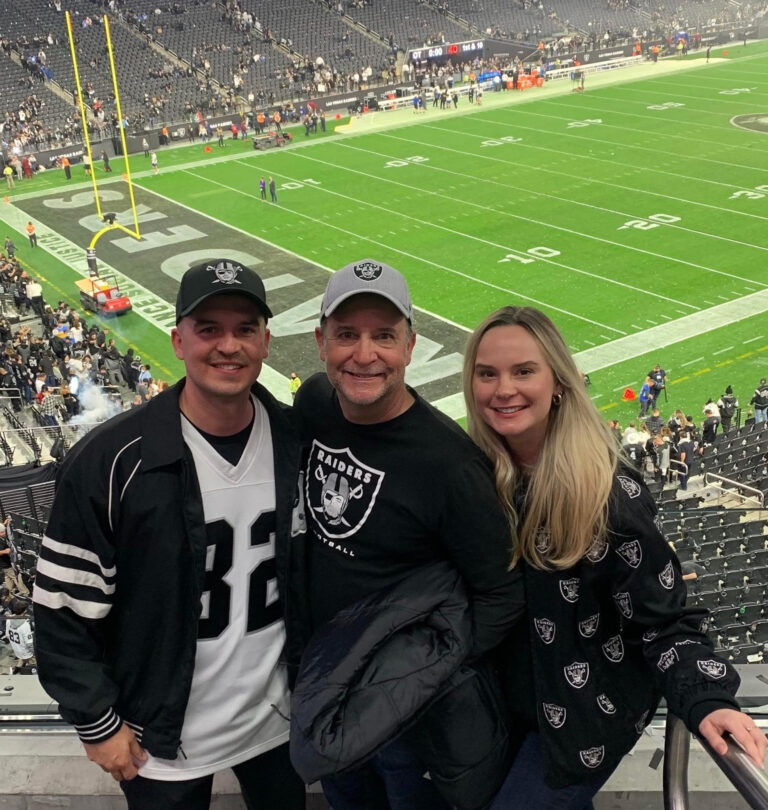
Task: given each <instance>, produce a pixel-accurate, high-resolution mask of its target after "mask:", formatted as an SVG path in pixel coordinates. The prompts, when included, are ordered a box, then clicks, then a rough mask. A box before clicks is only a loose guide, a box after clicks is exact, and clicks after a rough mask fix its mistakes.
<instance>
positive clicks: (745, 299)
mask: <svg viewBox="0 0 768 810" xmlns="http://www.w3.org/2000/svg"><path fill="white" fill-rule="evenodd" d="M702 56H703V55H700V56H699V58H698V59H696V58H695V57H694V56H691V57H689V59H691V61H692V62H693V61H694V60H695V59H696V61H695V65H692V66H689V67H688V68H687V69H685V70H681V71H679V72H675V73H667V74H664V75H659V76H654V74H653V71H652V69H651V68H652V66H650V65H649V66H644V67H643V68H642V69H638V68H632V69H630V70H628V71H627V72H626V79H627V81H623V80H622V78H621V77H619V78H618V80H617V78H616V77H612V83H610V84H603V83H601V81H600V80H599V79H595V80H594V82H590V81H589V80H588V81H587V85H586V89H585V91H584V92H583V93H574V92H570V82H568V80H564V82H566V83H567V87H566V84H564V83H563V82H561V83H560V87H561V88H564V89H565V91H564V92H561V93H555V92H551V93H547V92H544V91H542V92H540V93H539V94H538V95H537V92H538V91H536V90H535V89H534V90H527V91H525V92H524V93H523V94H515V95H514V96H513V94H512V93H496V94H488V93H486V94H485V97H484V104H483V106H482V107H472V108H470V107H469V105H468V104H467V102H466V98H462V100H461V102H460V105H459V109H458V110H455V111H446V112H444V113H440V112H439V111H437V110H432V108H431V107H429V108H428V109H427V111H426V112H425V113H424V114H423V115H418V116H417V115H414V114H413V113H411V112H410V111H403V112H397V113H383V112H378V113H375V117H374V118H373V119H365V120H363V121H354V122H353V123H352V126H351V127H350V128H349V129H348V130H345V131H344V132H343V133H342V130H341V129H340V130H338V131H336V132H333V131H332V130H333V125H334V124H335V123H336V122H331V125H330V126H329V132H328V133H326V134H325V136H323V137H322V138H321V137H319V136H318V135H312V136H310V137H309V138H305V137H304V134H303V129H297V130H295V145H294V146H292V147H290V148H284V149H279V150H278V149H275V150H270V151H267V152H263V153H262V152H256V151H254V150H253V149H252V148H251V145H250V141H246V142H234V141H231V140H227V141H226V146H225V148H224V149H219V148H218V147H217V146H216V143H215V142H212V143H211V149H210V151H208V152H206V151H205V149H204V145H202V144H200V143H196V144H194V145H190V146H185V147H181V148H173V149H168V150H162V151H159V159H160V174H159V175H157V176H155V175H153V174H152V173H151V172H150V171H148V168H149V167H148V161H146V160H145V158H144V157H143V155H138V156H133V157H132V158H131V167H132V172H133V174H134V180H135V183H136V186H137V188H136V198H137V202H138V204H139V205H140V211H141V213H142V220H141V223H140V224H141V230H142V234H143V235H144V240H143V243H134V244H133V245H131V244H130V243H131V241H132V240H131V238H130V237H126V236H125V234H122V233H119V232H110V233H107V234H105V235H104V236H102V237H101V238H100V239H99V241H98V243H97V251H98V255H99V260H100V262H103V263H104V264H106V265H107V266H108V267H110V268H114V269H115V270H116V271H118V272H119V273H121V274H122V275H123V276H124V277H125V278H127V279H130V280H133V281H134V282H135V283H136V285H138V286H137V288H136V290H133V289H132V290H131V295H132V297H133V298H134V299H135V303H136V304H137V306H136V308H135V311H134V312H133V313H131V314H129V315H127V316H125V317H124V318H121V319H119V320H117V321H113V322H112V324H111V325H110V326H111V328H112V329H113V331H114V333H115V334H116V335H117V337H118V339H119V342H120V343H121V347H124V346H125V345H127V344H128V343H131V344H133V345H135V346H136V347H137V349H138V351H139V352H140V353H141V354H143V355H145V356H146V358H147V359H149V360H150V361H151V362H153V365H154V367H155V368H156V369H158V371H159V373H158V376H159V377H164V378H166V379H168V378H174V377H175V376H176V375H178V374H179V373H180V366H179V364H178V362H177V361H176V360H175V358H173V357H172V353H171V352H170V346H169V341H168V338H167V334H165V333H166V332H167V331H168V329H169V328H170V326H171V325H172V317H170V319H169V315H168V312H169V311H170V306H169V305H168V302H172V301H173V300H174V295H175V288H176V285H177V283H178V277H179V275H180V273H181V272H183V269H184V268H185V267H186V266H187V265H188V264H189V263H190V262H191V261H192V260H200V259H202V258H209V257H213V256H214V255H217V254H224V255H227V254H228V253H230V252H232V251H236V252H237V253H238V255H240V256H241V257H242V258H243V259H250V260H251V261H252V263H253V264H254V265H255V266H256V267H257V269H258V270H259V271H260V272H261V273H262V275H263V276H264V277H265V278H266V279H267V280H268V286H269V288H270V301H271V303H272V308H273V310H274V311H275V315H276V317H275V319H274V321H273V322H272V329H273V334H274V338H273V352H272V355H271V358H270V361H269V362H270V366H271V370H270V371H268V372H266V373H265V377H264V379H265V381H266V382H267V384H268V385H269V386H270V387H273V388H274V389H275V390H276V391H277V392H278V393H279V394H281V395H282V396H283V397H284V398H285V397H287V391H288V388H287V381H286V380H285V378H286V377H287V375H288V374H289V373H290V372H291V371H297V372H298V373H299V374H300V376H302V377H304V376H307V375H308V374H309V373H311V372H312V371H314V370H317V369H319V361H318V359H317V357H316V350H315V348H314V340H313V339H312V336H311V332H312V329H313V327H314V324H315V320H316V316H317V311H318V307H319V296H320V295H321V293H322V289H323V286H324V284H325V282H326V280H327V277H328V272H329V271H330V270H333V269H335V268H338V267H340V266H342V265H344V264H346V263H347V262H349V261H353V260H356V259H363V258H367V257H370V258H375V259H379V260H383V261H386V262H389V263H390V264H392V265H394V266H395V267H397V268H398V269H400V270H401V271H402V272H403V273H404V274H405V275H406V276H407V278H408V280H409V283H410V286H411V291H412V294H413V298H414V301H415V303H416V304H417V306H418V307H419V312H418V314H417V317H416V323H415V325H416V330H417V332H419V333H420V335H422V340H421V346H420V352H419V354H417V356H416V358H415V362H414V367H413V373H412V376H411V377H410V381H411V382H412V383H413V384H415V385H416V386H417V388H418V389H419V390H420V391H421V392H422V393H423V394H424V395H425V396H426V397H427V398H428V399H430V400H431V401H434V402H437V403H439V404H440V406H441V407H443V408H444V409H445V410H446V412H447V413H450V414H451V415H453V416H455V417H457V418H460V417H461V415H462V405H461V401H460V397H459V396H457V395H458V392H459V391H460V378H459V369H460V354H461V351H462V347H463V343H464V341H465V340H466V336H467V334H468V330H470V329H471V328H472V327H473V326H474V325H475V324H476V323H477V322H478V321H480V320H481V319H482V318H483V317H484V316H485V315H486V314H488V313H489V312H490V311H492V310H493V309H495V308H497V307H499V306H503V305H506V304H531V305H534V306H537V307H540V308H542V309H544V310H545V311H546V312H547V313H548V314H549V315H550V316H551V317H552V318H553V319H554V320H555V322H556V323H557V324H558V325H559V326H560V328H561V329H562V331H563V333H564V334H565V336H566V339H567V341H568V344H569V345H570V347H571V349H572V351H573V352H574V354H575V355H576V356H577V362H578V363H579V366H580V368H581V369H582V370H583V371H584V372H586V373H589V375H590V378H591V381H592V385H591V387H590V394H591V395H592V396H593V397H594V400H595V402H596V404H597V406H598V407H599V408H601V409H602V410H603V412H604V414H605V416H606V418H618V419H620V420H621V421H622V423H623V424H626V422H627V421H629V419H630V418H633V417H634V416H636V413H637V404H636V403H634V402H631V403H626V402H624V401H622V393H623V392H624V390H625V389H626V388H628V387H629V388H632V389H634V390H635V391H637V390H639V388H640V385H641V383H642V378H643V376H644V375H645V373H646V372H647V371H648V370H649V369H650V368H652V367H653V365H654V364H655V363H656V362H659V363H661V364H662V365H663V366H664V368H665V369H666V370H667V373H668V375H669V388H668V391H667V396H668V401H666V402H663V403H662V405H663V413H664V415H665V416H668V415H669V414H670V413H671V410H672V408H674V407H683V408H684V409H685V410H686V411H687V412H688V413H691V414H693V415H694V416H695V417H696V418H697V419H698V418H699V417H700V414H701V408H702V405H703V404H704V402H705V401H706V399H707V398H708V397H710V396H711V397H713V398H715V399H716V398H717V397H718V396H719V395H720V394H721V393H722V392H723V390H724V389H725V387H726V385H728V384H731V385H733V387H734V391H735V393H736V394H737V396H738V397H739V399H740V401H741V403H742V405H744V406H746V404H747V402H748V400H749V398H750V396H751V394H752V391H753V390H754V387H755V385H756V384H757V382H758V380H759V379H760V378H761V377H763V376H768V314H766V313H767V312H768V227H767V226H768V45H767V44H765V43H749V45H748V46H747V47H743V46H742V45H741V44H738V45H734V46H732V47H731V48H730V49H729V52H728V54H727V55H724V54H722V53H721V52H719V51H718V52H713V57H714V56H716V57H717V59H716V60H713V62H712V63H710V64H705V63H704V60H703V58H702ZM615 73H617V74H618V73H619V71H616V72H615ZM552 84H554V83H552ZM548 89H549V88H545V89H544V90H545V91H547V90H548ZM489 96H490V98H489ZM519 102H521V103H519ZM371 122H373V123H372V124H371ZM339 123H346V122H345V121H341V122H339ZM739 125H740V126H739ZM97 154H98V150H97ZM97 165H99V166H100V164H97ZM112 165H113V167H114V169H115V171H114V172H113V174H112V175H111V177H113V178H114V180H113V181H109V182H105V181H106V178H107V176H106V175H103V174H100V175H99V190H100V193H101V194H102V195H105V196H108V195H110V194H111V197H110V199H107V200H103V203H102V208H103V209H104V210H112V207H114V208H115V209H117V210H119V211H120V216H119V221H120V222H122V223H123V224H125V225H126V226H130V210H129V206H128V204H127V184H126V183H125V182H123V181H122V180H121V179H120V176H121V173H122V172H123V167H122V165H121V161H118V160H113V161H112ZM262 175H264V176H269V175H272V176H273V177H274V178H275V180H276V181H277V185H278V203H277V204H276V205H275V204H272V203H270V202H269V201H262V200H260V199H259V191H258V181H259V178H260V177H261V176H262ZM83 181H84V178H83V176H82V168H81V167H79V166H76V167H75V169H74V179H73V181H72V182H71V183H70V186H69V187H67V188H64V180H63V177H62V176H61V173H60V172H58V171H52V172H47V173H46V174H45V175H44V176H42V177H35V178H34V179H33V180H31V181H27V182H24V183H20V184H18V185H17V188H16V189H14V190H13V191H10V192H9V197H8V203H7V204H6V205H0V218H2V219H3V220H4V221H5V223H6V228H7V230H8V232H9V233H11V234H15V236H14V239H15V241H16V244H17V245H18V246H19V248H20V249H19V255H20V256H21V258H22V260H23V261H24V262H26V263H28V264H29V266H30V267H31V268H32V271H33V272H35V271H36V272H38V273H39V274H40V275H42V277H43V280H44V285H45V288H46V296H47V297H48V298H49V299H54V300H58V299H59V298H62V297H68V298H74V292H75V289H74V280H75V279H76V278H77V277H78V275H79V274H82V273H83V272H85V271H84V261H83V260H82V257H80V256H79V254H78V255H76V254H77V251H76V249H75V248H79V249H81V250H80V252H83V251H84V248H85V246H86V245H87V244H88V242H89V241H90V239H91V238H92V235H93V233H94V232H96V231H97V230H98V228H99V227H100V224H99V223H98V221H96V218H95V209H94V206H93V201H92V195H91V191H90V186H89V185H87V184H84V182H83ZM30 218H31V219H33V220H34V221H35V222H36V223H37V225H38V232H39V233H40V234H41V246H40V248H38V249H37V250H31V249H30V248H28V247H27V243H26V237H24V236H23V231H22V229H23V225H24V224H25V223H26V221H27V219H30ZM121 240H122V241H121ZM65 242H66V244H67V245H68V246H69V247H68V248H67V247H66V246H65ZM137 245H138V246H139V248H137ZM158 301H159V302H160V303H158ZM163 302H164V303H165V308H164V306H163ZM418 345H419V344H418V342H417V346H418Z"/></svg>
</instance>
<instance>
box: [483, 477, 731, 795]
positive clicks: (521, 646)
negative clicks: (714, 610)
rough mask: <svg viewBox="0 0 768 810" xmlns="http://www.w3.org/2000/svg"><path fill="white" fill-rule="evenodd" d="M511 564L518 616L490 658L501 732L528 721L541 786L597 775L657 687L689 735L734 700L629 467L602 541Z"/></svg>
mask: <svg viewBox="0 0 768 810" xmlns="http://www.w3.org/2000/svg"><path fill="white" fill-rule="evenodd" d="M540 543H541V546H540V548H541V549H542V550H543V549H544V548H545V547H546V543H547V536H546V533H542V534H541V535H540ZM521 565H522V569H523V575H524V580H525V589H526V599H527V605H528V616H527V621H526V622H525V627H524V626H523V623H521V624H520V625H519V626H518V628H519V630H518V631H513V633H512V634H511V635H510V637H509V639H508V640H507V642H505V646H506V652H505V653H502V655H501V660H500V662H499V663H500V667H501V669H502V670H503V675H502V680H503V683H504V687H505V692H506V693H507V698H508V703H509V705H510V708H511V710H512V713H513V721H517V722H513V724H512V728H514V727H515V725H517V726H519V725H526V726H527V727H528V728H529V729H534V728H538V731H539V733H540V735H541V741H542V749H543V752H544V771H545V778H546V781H547V782H548V783H549V784H551V785H552V786H553V787H561V786H564V785H568V784H574V783H578V782H583V781H586V780H589V779H592V778H593V777H596V776H598V775H603V776H607V775H608V774H609V773H610V772H611V771H612V770H613V769H614V768H615V767H616V766H617V765H618V763H619V761H620V760H621V758H622V757H623V756H624V755H625V754H626V753H627V752H628V751H629V750H630V749H631V748H632V747H633V746H634V745H635V743H636V742H637V739H638V737H639V736H640V734H642V732H643V729H644V728H645V726H646V725H647V723H648V722H650V720H651V719H652V717H653V713H654V711H655V710H656V707H657V705H658V703H659V699H660V698H661V696H662V695H663V696H664V697H665V698H666V701H667V705H668V707H669V709H670V710H671V711H672V712H674V713H675V714H677V715H678V716H679V717H681V718H682V719H683V721H684V722H685V724H686V725H687V726H688V728H689V729H690V730H691V731H696V730H697V729H698V726H699V723H700V722H701V721H702V719H703V718H704V716H705V715H707V714H708V713H709V712H711V711H713V710H714V709H719V708H733V709H738V708H739V706H738V702H737V701H736V699H735V697H734V695H735V694H736V689H737V688H738V685H739V676H738V675H737V674H736V672H735V670H734V669H733V667H731V666H730V664H728V663H727V662H725V661H723V660H722V659H720V658H718V657H717V656H716V655H715V654H714V652H713V649H712V643H711V641H710V639H709V638H708V636H707V633H706V630H707V623H708V613H707V610H706V609H705V608H697V607H686V606H685V601H686V586H685V583H684V582H683V581H682V574H681V571H680V564H679V562H678V560H677V556H676V555H675V553H674V552H673V551H672V549H671V548H670V546H669V544H668V543H667V542H666V541H665V539H664V537H663V535H662V534H661V531H660V523H659V520H658V518H657V516H656V505H655V504H654V502H653V498H652V497H651V495H650V493H649V492H648V490H647V488H646V487H645V485H644V484H643V483H642V481H641V480H640V478H639V476H638V475H637V473H636V472H635V471H634V470H631V469H629V468H622V469H620V470H619V472H618V473H617V475H616V477H615V480H614V486H613V491H612V493H611V499H610V503H609V514H608V537H607V541H606V542H603V543H595V544H593V546H592V548H591V549H590V550H589V552H588V553H587V555H586V556H585V557H584V558H582V560H580V561H579V562H578V563H577V564H576V565H575V566H573V567H572V568H569V569H567V570H561V571H556V570H549V571H542V570H536V569H534V568H532V567H531V566H528V565H526V564H525V563H521ZM526 648H529V650H530V656H525V655H524V651H525V649H526ZM526 661H527V662H528V663H527V665H526V664H525V662H526Z"/></svg>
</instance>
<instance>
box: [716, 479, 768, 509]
mask: <svg viewBox="0 0 768 810" xmlns="http://www.w3.org/2000/svg"><path fill="white" fill-rule="evenodd" d="M718 481H722V482H723V483H725V484H728V485H729V486H727V487H725V486H722V485H721V484H719V483H718ZM704 486H711V487H714V488H715V489H717V490H720V492H724V493H726V494H729V495H733V494H734V491H733V490H734V489H735V490H736V494H737V495H739V497H741V498H743V499H744V500H747V501H755V502H756V503H757V506H758V508H759V509H762V508H763V507H764V506H765V495H764V494H763V493H762V492H761V491H760V490H759V489H755V487H750V486H747V484H742V483H741V482H740V481H736V480H735V479H734V478H726V477H725V476H724V475H718V474H717V473H711V472H708V473H704ZM731 487H732V488H731ZM750 492H751V493H754V494H752V495H749V494H747V493H750Z"/></svg>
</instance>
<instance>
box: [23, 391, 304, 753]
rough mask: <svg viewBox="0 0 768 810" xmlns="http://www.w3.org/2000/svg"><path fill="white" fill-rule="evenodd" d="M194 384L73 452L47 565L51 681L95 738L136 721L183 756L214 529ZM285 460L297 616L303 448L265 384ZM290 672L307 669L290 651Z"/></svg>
mask: <svg viewBox="0 0 768 810" xmlns="http://www.w3.org/2000/svg"><path fill="white" fill-rule="evenodd" d="M183 385H184V380H182V381H180V382H179V383H177V384H176V385H175V386H173V387H172V388H171V389H169V390H168V391H167V392H164V393H162V394H160V395H158V396H157V397H155V398H154V399H152V400H151V401H150V402H148V403H147V404H146V405H145V406H143V407H141V408H137V409H135V410H132V411H128V412H126V413H124V414H121V415H119V416H117V417H115V418H114V419H111V420H109V421H108V422H107V423H105V424H104V425H101V426H99V427H98V428H96V429H94V430H93V431H91V433H89V434H88V436H86V437H85V438H83V439H81V441H80V442H78V443H77V444H76V445H75V447H74V448H73V449H72V451H71V452H70V453H69V454H68V456H67V458H66V460H65V462H64V464H63V466H62V469H61V471H60V474H59V477H58V481H57V490H56V497H55V500H54V504H53V507H52V510H51V516H50V520H49V522H48V528H47V532H46V536H45V538H44V540H43V544H42V548H41V552H40V560H39V563H38V567H37V578H36V583H35V592H34V601H35V617H36V648H37V661H38V671H39V677H40V681H41V683H42V685H43V687H44V688H45V690H46V691H47V692H48V693H49V694H50V695H51V696H52V697H53V698H54V699H55V700H56V701H58V703H59V706H60V712H61V715H62V716H63V717H64V719H65V720H67V722H70V723H72V724H73V725H74V726H75V727H76V729H77V731H78V733H79V735H80V738H81V739H82V740H83V741H84V742H90V743H96V742H102V741H104V740H106V739H108V738H109V737H111V736H112V735H113V734H115V733H116V732H117V731H118V730H119V728H120V725H121V721H122V720H123V719H125V721H126V722H127V723H128V724H129V725H131V727H133V728H134V729H136V730H138V731H139V732H140V733H141V741H142V745H143V746H144V747H145V748H146V749H147V750H148V751H149V752H150V753H151V754H153V755H154V756H156V757H162V758H166V759H174V758H175V757H176V756H177V753H178V749H179V747H180V735H181V728H182V725H183V721H184V713H185V710H186V706H187V701H188V699H189V690H190V685H191V683H192V674H193V669H194V663H195V652H196V640H197V623H198V617H199V615H200V610H201V602H200V597H201V593H202V592H203V589H204V577H205V556H206V544H207V538H206V531H205V520H204V516H203V508H202V501H201V496H200V488H199V485H198V481H197V476H196V473H195V467H194V463H193V461H192V457H191V454H190V451H189V449H188V448H187V447H186V445H185V444H184V441H183V439H182V434H181V420H180V416H179V414H180V411H179V394H180V392H181V390H182V387H183ZM253 392H254V394H255V396H256V397H257V398H258V399H259V401H260V402H261V403H262V404H263V405H264V407H265V408H266V410H267V413H268V415H269V422H270V427H271V431H272V443H273V450H274V463H275V493H276V499H277V502H276V530H275V535H276V539H275V552H276V558H275V559H276V567H277V581H278V588H279V593H280V599H281V601H282V603H283V609H284V614H286V613H287V601H288V600H287V593H288V566H289V538H290V535H291V522H292V516H293V510H294V507H295V506H296V504H297V481H298V475H299V459H300V446H299V442H298V438H297V433H296V432H295V430H294V427H293V416H292V414H291V411H290V409H289V408H286V407H285V406H283V405H281V404H280V403H278V402H277V401H276V400H275V399H274V398H273V397H272V396H271V395H270V394H269V393H268V392H267V391H266V390H265V389H264V388H263V387H262V386H260V385H258V384H257V385H255V386H254V388H253ZM286 657H287V658H288V660H289V662H290V661H291V660H292V659H293V660H295V661H298V658H299V656H298V655H296V656H291V654H290V651H289V650H286Z"/></svg>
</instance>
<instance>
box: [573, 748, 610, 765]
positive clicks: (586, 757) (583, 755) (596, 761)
mask: <svg viewBox="0 0 768 810" xmlns="http://www.w3.org/2000/svg"><path fill="white" fill-rule="evenodd" d="M604 757H605V746H604V745H596V746H595V747H594V748H586V749H585V750H583V751H579V759H581V761H582V762H583V763H584V765H586V766H587V768H597V767H599V765H600V763H601V762H602V761H603V758H604Z"/></svg>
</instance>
